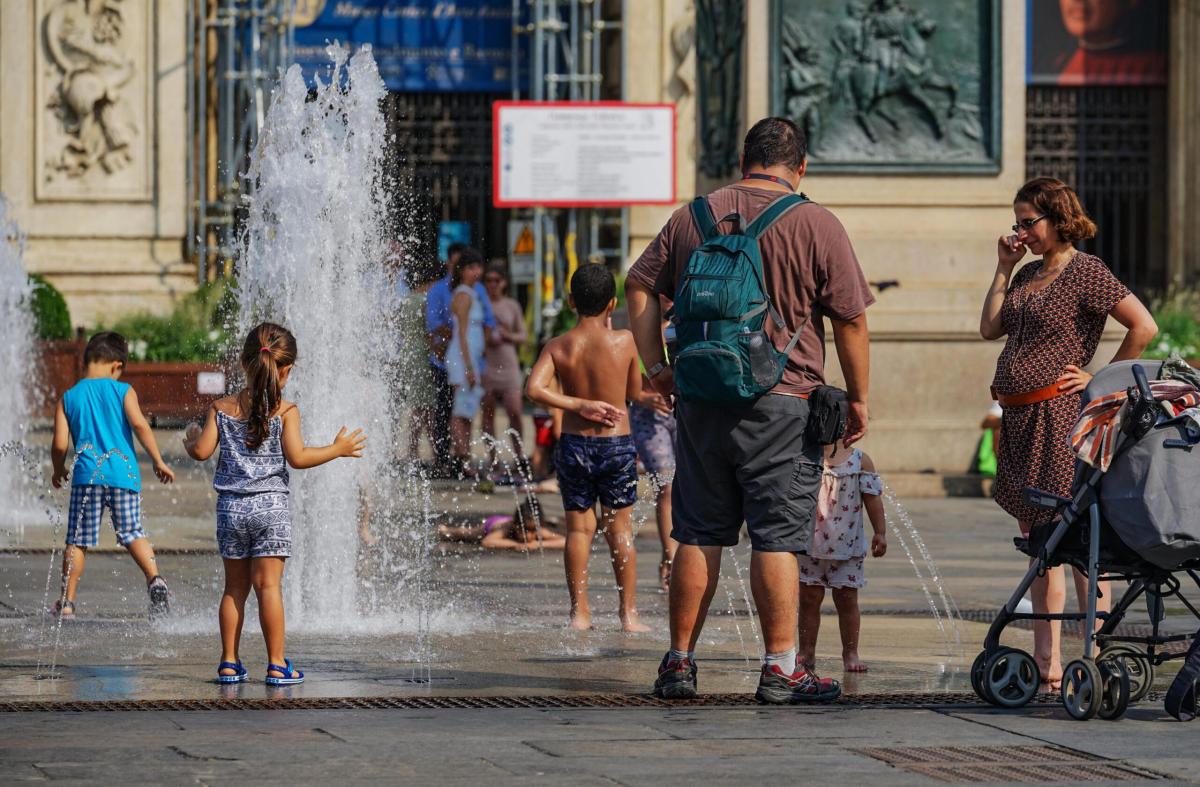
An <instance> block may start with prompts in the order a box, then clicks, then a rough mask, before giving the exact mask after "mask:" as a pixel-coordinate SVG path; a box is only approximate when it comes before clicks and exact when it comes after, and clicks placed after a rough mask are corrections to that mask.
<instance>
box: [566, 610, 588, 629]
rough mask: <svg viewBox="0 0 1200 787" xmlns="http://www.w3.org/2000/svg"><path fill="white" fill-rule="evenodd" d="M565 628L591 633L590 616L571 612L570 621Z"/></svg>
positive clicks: (586, 613)
mask: <svg viewBox="0 0 1200 787" xmlns="http://www.w3.org/2000/svg"><path fill="white" fill-rule="evenodd" d="M567 628H572V629H575V630H576V631H591V630H592V615H591V613H590V612H572V613H571V621H570V622H569V623H567Z"/></svg>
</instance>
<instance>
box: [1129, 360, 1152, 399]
mask: <svg viewBox="0 0 1200 787" xmlns="http://www.w3.org/2000/svg"><path fill="white" fill-rule="evenodd" d="M1132 371H1133V381H1134V382H1135V383H1137V387H1138V393H1140V394H1141V395H1142V400H1143V401H1153V400H1154V394H1153V393H1151V392H1150V382H1149V381H1148V380H1147V379H1146V370H1145V369H1143V368H1142V365H1141V364H1140V363H1135V364H1134V365H1133V369H1132Z"/></svg>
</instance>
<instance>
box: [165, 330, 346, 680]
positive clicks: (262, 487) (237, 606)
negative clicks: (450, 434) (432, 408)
mask: <svg viewBox="0 0 1200 787" xmlns="http://www.w3.org/2000/svg"><path fill="white" fill-rule="evenodd" d="M241 362H242V370H243V371H244V372H245V375H246V387H245V388H244V389H242V390H241V391H239V392H238V393H236V394H234V395H233V396H226V397H225V398H223V399H218V400H217V401H216V402H214V403H213V406H212V407H211V408H210V409H209V411H208V419H207V420H206V421H205V424H204V428H203V429H201V428H200V427H198V426H197V425H195V424H192V426H190V427H189V428H188V431H187V436H186V437H185V438H184V441H183V442H184V447H185V448H186V449H187V452H188V454H189V455H190V456H191V457H192V458H193V459H196V460H199V461H201V462H203V461H204V460H206V459H208V458H209V457H210V456H212V455H213V453H214V452H215V451H216V450H217V447H218V446H220V448H221V458H220V459H219V460H218V461H217V469H216V472H215V473H213V488H214V489H215V490H216V491H217V546H218V548H219V550H220V552H221V560H222V562H223V563H224V564H225V592H224V594H223V595H222V596H221V607H220V615H219V620H220V626H221V663H220V666H219V667H218V668H217V681H218V682H220V683H241V682H243V681H245V680H246V668H245V667H243V666H242V661H241V659H240V658H239V657H238V649H239V645H240V640H241V635H242V620H243V618H244V616H245V609H246V597H247V596H248V595H249V594H250V588H251V587H253V588H254V595H255V596H256V597H257V598H258V616H259V622H260V623H261V625H262V632H263V638H264V639H265V640H266V644H267V676H266V683H267V684H268V685H272V686H281V685H288V684H292V683H300V682H301V681H303V680H304V673H303V672H301V671H300V670H298V669H295V668H294V667H293V666H292V661H291V659H288V658H287V657H286V656H285V655H284V622H283V591H282V587H281V583H282V580H283V564H284V562H285V561H286V560H287V558H288V556H290V555H291V551H292V526H291V518H290V515H289V511H288V470H287V466H288V465H291V466H292V467H295V468H308V467H316V466H317V465H322V464H325V463H326V462H329V461H331V460H333V459H337V458H338V457H341V456H350V457H359V456H362V452H363V448H364V447H365V445H366V440H367V438H366V435H364V434H363V433H362V430H361V429H355V430H354V431H353V432H350V433H347V432H346V428H345V427H342V429H341V430H339V431H338V433H337V437H335V438H334V439H333V442H332V443H330V444H329V445H326V446H321V447H320V448H314V447H309V446H305V445H304V438H303V437H301V435H300V410H299V409H298V408H297V407H296V405H295V404H293V403H292V402H288V401H285V400H284V399H283V398H282V393H283V387H284V386H285V385H287V381H288V377H289V375H290V374H291V371H292V365H293V364H294V363H295V362H296V338H295V337H294V336H292V334H291V333H290V332H289V331H288V330H287V329H286V328H283V327H281V326H279V325H275V324H273V323H262V324H261V325H259V326H258V327H256V328H254V329H253V330H251V331H250V334H249V336H247V337H246V342H245V344H244V345H243V346H242V356H241Z"/></svg>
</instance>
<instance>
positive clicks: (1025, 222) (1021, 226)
mask: <svg viewBox="0 0 1200 787" xmlns="http://www.w3.org/2000/svg"><path fill="white" fill-rule="evenodd" d="M1044 218H1046V214H1045V213H1043V214H1042V215H1040V216H1034V217H1033V218H1032V219H1019V220H1018V221H1017V223H1016V224H1014V225H1012V229H1013V232H1020V231H1021V230H1025V231H1026V232H1028V231H1029V230H1031V229H1033V225H1034V224H1037V223H1038V222H1039V221H1041V220H1042V219H1044Z"/></svg>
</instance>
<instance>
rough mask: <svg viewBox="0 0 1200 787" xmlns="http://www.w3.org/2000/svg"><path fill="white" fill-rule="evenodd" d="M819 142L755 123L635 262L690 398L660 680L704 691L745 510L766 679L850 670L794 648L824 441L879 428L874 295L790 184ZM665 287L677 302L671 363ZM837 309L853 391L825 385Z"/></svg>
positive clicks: (808, 694)
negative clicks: (719, 183) (812, 660)
mask: <svg viewBox="0 0 1200 787" xmlns="http://www.w3.org/2000/svg"><path fill="white" fill-rule="evenodd" d="M806 156H807V143H806V140H805V136H804V132H803V131H802V130H801V129H800V128H798V127H797V126H796V124H795V123H793V122H792V121H790V120H787V119H784V118H765V119H763V120H761V121H759V122H758V123H756V124H755V125H754V127H753V128H751V129H750V131H749V132H748V133H747V134H746V139H745V142H744V146H743V149H742V161H741V164H742V173H743V177H742V179H741V181H740V182H738V183H734V184H731V185H729V186H725V187H724V188H721V189H718V190H716V191H714V192H713V193H711V194H709V195H708V196H707V198H704V197H701V198H698V199H697V200H696V202H694V203H693V204H692V205H690V206H688V207H684V208H680V209H679V210H677V211H676V212H675V213H674V215H672V216H671V218H670V220H669V221H668V222H667V224H666V226H665V227H663V229H662V231H661V232H659V234H658V236H657V237H656V238H655V239H654V240H653V241H652V242H651V243H650V245H649V246H648V247H647V248H646V250H645V252H643V253H642V256H641V257H640V258H639V259H638V260H637V262H636V263H634V265H633V267H632V268H631V269H630V271H629V274H628V277H627V279H626V283H625V287H626V296H627V300H628V304H629V316H630V321H631V324H632V328H633V333H634V337H635V339H636V341H637V346H638V352H639V353H640V355H641V357H642V362H643V363H644V364H645V367H646V373H647V376H648V377H649V379H650V382H651V384H652V385H653V386H654V388H655V389H656V390H657V391H658V392H659V393H661V394H663V395H664V396H666V395H673V396H675V397H676V401H677V405H676V416H677V419H678V437H677V441H678V444H677V446H676V476H675V487H674V490H673V494H672V505H673V532H672V537H673V538H674V539H675V540H676V541H677V542H679V544H680V546H679V549H678V550H677V552H676V554H675V563H674V566H673V570H672V573H671V588H670V608H671V649H670V651H669V652H668V653H667V654H666V655H665V656H664V657H663V660H662V663H661V664H660V666H659V673H658V679H657V681H656V682H655V685H654V691H655V694H656V695H657V696H659V697H663V698H667V699H687V698H691V697H695V696H697V680H696V661H695V654H694V649H695V645H696V641H697V639H698V638H699V636H700V630H701V627H702V626H703V625H704V618H705V615H706V614H707V612H708V606H709V603H710V602H711V601H712V597H713V594H714V593H715V592H716V587H717V580H718V578H719V576H720V567H721V552H722V549H723V548H724V547H731V546H734V545H735V544H737V542H738V535H739V531H740V530H741V526H742V523H743V522H745V524H746V527H747V530H748V532H749V535H750V542H751V545H752V548H753V550H754V551H753V557H752V560H751V564H750V584H751V590H752V591H753V593H754V601H755V604H756V606H757V607H758V613H759V618H760V620H761V623H762V630H763V644H764V646H765V647H766V657H765V658H764V663H763V668H762V675H761V677H760V679H759V686H758V691H757V693H756V695H755V696H756V697H757V698H758V699H759V701H761V702H769V703H798V702H810V701H830V700H833V699H836V698H837V697H838V696H839V694H840V693H841V688H840V686H839V685H838V683H837V681H833V680H828V679H821V678H818V677H817V676H816V675H815V674H814V673H812V672H811V671H808V670H805V669H804V668H803V667H802V666H800V665H797V663H796V623H797V607H798V603H799V600H798V597H799V571H798V568H797V564H796V559H795V555H796V554H798V553H806V552H807V551H808V549H809V545H810V541H811V538H812V524H813V523H812V519H813V513H814V510H815V507H816V499H817V490H818V488H819V486H820V483H821V472H822V464H821V463H822V443H823V442H825V443H828V442H832V441H833V439H834V437H833V435H837V434H839V432H840V439H841V440H842V441H843V442H844V443H845V445H847V446H849V445H850V444H852V443H854V442H856V441H858V440H859V439H861V438H862V437H863V435H864V434H865V433H866V423H867V380H868V360H869V359H868V335H867V321H866V313H865V312H866V308H867V307H868V306H869V305H871V304H872V303H873V302H874V300H875V299H874V297H873V296H872V295H871V291H870V289H869V287H868V286H867V282H866V279H865V278H864V276H863V273H862V269H861V268H860V267H859V264H858V259H857V257H855V254H854V249H853V247H852V246H851V245H850V239H849V238H848V237H847V236H846V231H845V229H844V228H843V227H842V225H841V223H840V222H839V221H838V220H837V218H835V217H834V215H833V214H832V213H830V212H829V211H828V210H826V209H825V208H822V207H820V206H819V205H816V204H814V203H812V202H810V201H809V200H808V199H807V198H806V197H805V196H804V195H803V194H796V193H795V192H796V189H797V188H798V187H799V184H800V179H801V178H802V177H803V176H804V173H805V169H806V167H807V159H806ZM659 295H664V296H666V297H667V298H668V299H670V300H671V301H672V302H673V306H672V310H671V312H670V317H671V319H672V322H673V323H674V325H675V332H676V344H677V352H676V354H675V357H673V358H671V359H670V365H667V359H666V358H665V353H664V351H663V345H662V334H661V332H660V319H661V308H660V306H659V299H658V297H657V296H659ZM825 317H828V318H829V320H830V322H831V323H832V325H833V334H834V341H835V343H836V346H837V351H838V360H839V361H840V363H841V367H842V372H843V375H844V377H845V379H846V385H847V391H846V392H845V394H844V398H843V395H842V393H841V392H840V391H836V389H830V388H828V387H826V386H824V382H825V381H824V360H825V344H824V341H825V338H824V333H825V331H824V322H823V318H825ZM810 410H811V411H813V412H814V413H815V415H814V416H813V418H811V419H810ZM839 412H840V413H843V414H844V431H843V430H842V423H843V421H842V417H843V416H839V415H838V413H839ZM831 413H832V415H831ZM810 421H811V422H810ZM831 424H832V425H833V426H831ZM831 430H832V431H831Z"/></svg>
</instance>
